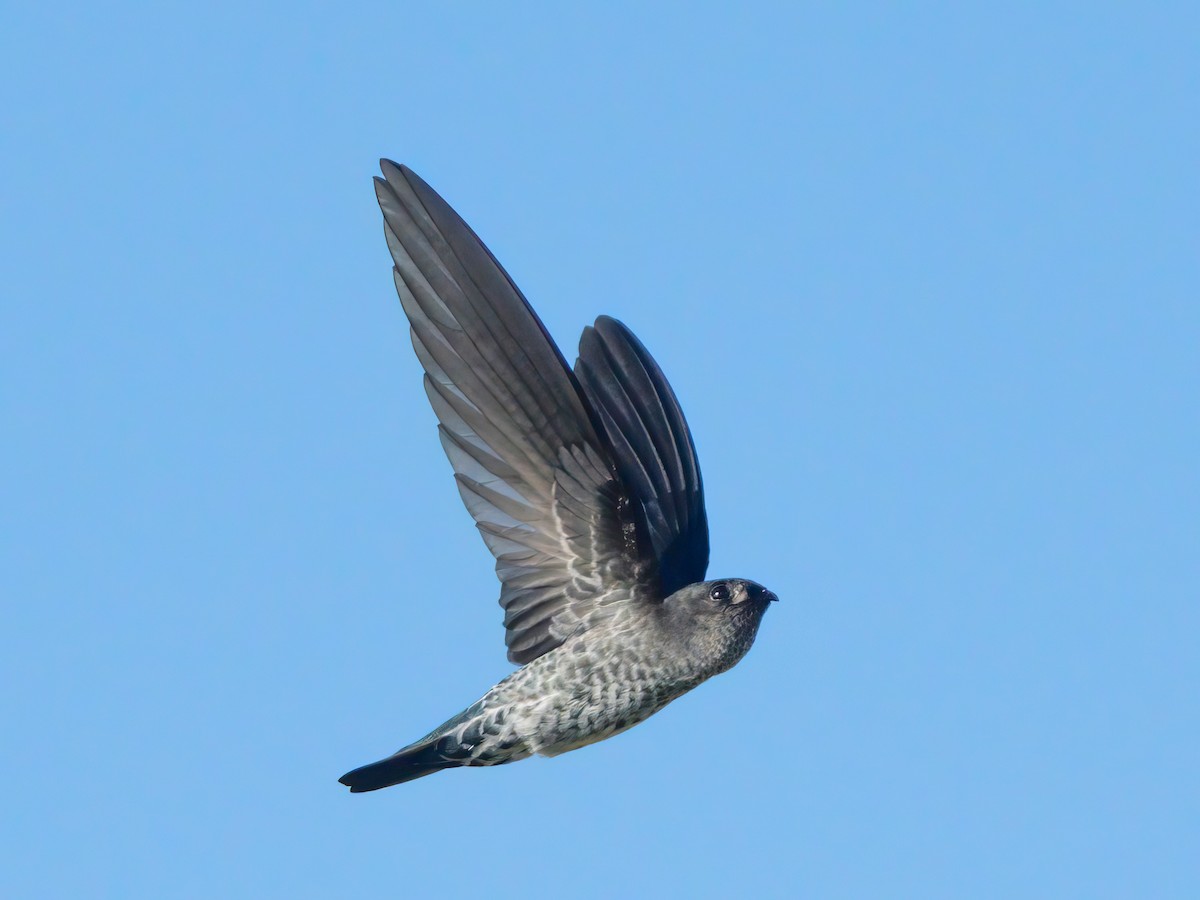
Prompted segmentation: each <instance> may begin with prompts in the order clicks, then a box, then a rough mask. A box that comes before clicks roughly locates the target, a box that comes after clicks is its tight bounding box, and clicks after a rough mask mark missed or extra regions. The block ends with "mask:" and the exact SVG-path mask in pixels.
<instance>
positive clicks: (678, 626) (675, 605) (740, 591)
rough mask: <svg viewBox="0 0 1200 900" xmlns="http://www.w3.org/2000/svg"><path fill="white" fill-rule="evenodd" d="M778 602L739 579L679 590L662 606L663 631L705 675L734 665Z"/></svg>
mask: <svg viewBox="0 0 1200 900" xmlns="http://www.w3.org/2000/svg"><path fill="white" fill-rule="evenodd" d="M777 599H778V598H777V597H776V596H775V594H774V593H772V592H771V591H768V590H767V589H766V588H765V587H763V586H762V585H761V584H758V583H756V582H753V581H748V580H747V579H745V578H718V579H716V580H715V581H699V582H697V583H695V584H689V585H688V586H687V587H684V588H680V589H679V590H677V591H676V592H675V593H673V594H672V595H671V596H669V597H668V598H667V599H666V601H665V602H664V603H663V612H664V613H665V615H666V620H667V621H668V622H669V623H670V624H669V626H668V627H669V628H671V630H672V631H674V632H675V634H677V635H678V636H679V638H680V640H682V641H684V642H685V643H686V645H687V646H688V648H689V649H690V651H691V653H692V654H693V656H694V658H695V659H696V660H698V661H699V665H700V668H701V669H703V670H704V672H705V677H707V676H708V675H714V674H716V673H717V672H724V671H725V670H726V669H728V668H729V667H730V666H732V665H734V664H735V663H736V662H737V661H738V660H739V659H741V658H742V656H744V655H745V653H746V651H747V650H749V649H750V645H751V644H753V643H754V637H755V635H757V634H758V625H759V623H760V622H761V621H762V617H763V613H764V612H766V611H767V607H768V606H770V605H771V601H773V600H777Z"/></svg>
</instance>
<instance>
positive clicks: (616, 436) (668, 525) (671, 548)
mask: <svg viewBox="0 0 1200 900" xmlns="http://www.w3.org/2000/svg"><path fill="white" fill-rule="evenodd" d="M575 376H576V378H578V379H579V383H580V385H581V386H582V387H583V392H584V395H585V396H586V397H587V399H588V400H589V401H590V403H591V406H592V409H593V410H594V411H595V412H596V414H597V417H598V418H599V419H600V422H601V427H602V429H603V431H604V433H605V436H606V438H607V440H608V442H609V444H610V445H611V447H612V452H613V458H614V461H615V462H616V464H617V473H618V475H619V476H620V478H621V481H622V482H623V483H625V484H627V485H629V487H630V488H631V489H632V491H633V493H634V494H635V495H636V496H637V497H639V498H640V500H641V503H642V507H643V512H644V515H645V517H646V523H647V526H648V533H649V537H650V542H651V546H652V548H653V553H654V556H655V558H656V560H657V564H658V572H659V579H660V585H661V590H662V591H663V593H664V595H666V594H671V593H673V592H675V591H677V590H679V588H681V587H685V586H687V585H689V584H693V583H694V582H697V581H703V580H704V574H705V572H706V571H707V570H708V516H707V514H706V513H705V511H704V484H703V482H702V481H701V478H700V464H699V462H698V461H697V459H696V446H695V444H694V443H693V442H692V432H691V430H690V429H689V428H688V425H687V420H686V419H685V418H684V417H683V410H682V409H680V407H679V401H678V400H676V399H675V392H674V391H673V390H671V385H670V384H668V383H667V379H666V376H664V375H663V373H662V370H661V369H660V368H659V367H658V364H657V363H656V362H655V361H654V358H653V357H652V356H651V355H650V353H649V352H648V351H647V350H646V348H645V347H644V346H642V342H641V341H639V340H638V339H637V338H636V337H635V336H634V334H633V332H632V331H630V330H629V329H628V328H626V327H625V326H624V325H623V324H622V323H620V322H618V321H617V320H616V319H611V318H609V317H608V316H601V317H600V318H599V319H597V320H596V324H595V326H594V327H593V326H589V327H588V328H586V329H584V332H583V337H582V338H581V339H580V341H579V359H578V360H577V361H576V363H575Z"/></svg>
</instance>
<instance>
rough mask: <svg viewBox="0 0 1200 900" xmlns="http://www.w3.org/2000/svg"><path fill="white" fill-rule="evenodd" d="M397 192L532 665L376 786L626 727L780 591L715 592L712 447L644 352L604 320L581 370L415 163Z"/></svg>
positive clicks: (434, 366)
mask: <svg viewBox="0 0 1200 900" xmlns="http://www.w3.org/2000/svg"><path fill="white" fill-rule="evenodd" d="M383 168H384V173H385V175H386V179H377V185H378V187H377V191H378V194H379V199H380V205H381V207H382V208H383V212H384V219H385V223H386V225H387V232H386V233H387V236H388V244H389V247H390V248H391V250H392V255H393V258H394V260H395V262H396V283H397V288H398V290H399V293H400V297H401V301H402V302H403V304H404V309H405V312H406V313H407V314H408V316H409V319H410V321H411V323H412V327H413V343H414V346H415V348H416V350H417V355H418V358H420V359H421V361H422V363H423V364H424V366H425V369H426V373H427V375H426V391H427V393H428V394H429V397H430V401H431V403H432V404H433V407H434V410H435V412H437V414H438V418H439V419H440V421H441V426H440V431H441V435H442V442H443V446H445V448H446V451H447V454H448V455H449V456H450V459H451V462H452V463H453V465H454V468H455V472H456V476H457V478H458V482H459V490H460V492H461V493H462V495H463V499H464V501H465V503H466V505H467V508H468V509H469V510H470V511H471V513H472V515H473V516H474V517H475V519H476V524H477V526H478V528H479V530H480V531H481V532H482V534H483V537H484V540H485V542H486V543H487V544H488V547H489V549H491V550H492V552H493V554H494V555H495V556H496V560H497V562H496V570H497V574H498V576H499V577H500V579H501V582H502V585H503V588H502V591H501V604H502V606H504V608H505V626H506V629H507V642H508V645H509V658H510V659H511V660H513V661H514V662H517V663H520V664H522V667H521V668H519V669H517V670H516V671H515V672H513V673H512V674H510V675H509V676H508V677H506V678H504V679H503V680H502V681H500V682H499V683H498V684H497V685H496V686H495V687H493V688H492V689H491V690H490V691H488V692H487V693H486V694H485V695H484V696H483V697H482V698H481V699H480V700H479V701H477V702H476V703H474V704H472V705H471V706H469V707H467V709H465V710H463V712H462V713H460V714H459V715H457V716H455V717H454V718H452V719H450V720H449V721H447V722H445V723H444V724H442V725H441V726H439V727H438V728H436V729H434V730H433V731H432V732H430V733H429V734H428V735H426V736H425V737H424V738H422V739H421V740H419V741H417V742H415V743H413V744H410V745H409V746H407V747H405V748H403V749H401V750H399V751H398V752H397V753H395V754H393V755H392V756H390V757H387V758H386V759H383V760H380V761H379V762H376V763H371V764H370V765H367V766H363V767H361V768H359V769H355V770H354V771H352V772H349V773H347V774H346V775H344V776H343V777H342V779H341V781H342V783H343V784H346V785H348V786H349V787H350V788H351V790H352V791H356V792H358V791H370V790H375V789H377V788H381V787H387V786H389V785H392V784H399V783H402V782H405V781H411V780H413V779H414V778H419V777H421V776H423V775H428V774H430V773H432V772H436V771H439V770H441V769H446V768H453V767H457V766H491V765H499V764H502V763H507V762H513V761H516V760H520V759H525V758H527V757H529V756H531V755H534V754H539V755H544V756H556V755H558V754H560V753H565V752H567V751H570V750H575V749H578V748H580V747H584V746H587V745H588V744H592V743H595V742H596V741H600V740H604V739H605V738H608V737H611V736H613V735H615V734H618V733H620V732H622V731H624V730H626V729H628V728H630V727H632V726H634V725H636V724H638V723H639V722H641V721H643V720H645V719H646V718H647V717H649V716H650V715H652V714H654V713H655V712H657V711H658V710H660V709H662V708H663V707H664V706H666V705H667V704H668V703H670V702H671V701H672V700H674V699H676V698H677V697H679V696H681V695H682V694H684V693H686V692H687V691H689V690H691V689H692V688H693V687H695V686H696V685H698V684H700V683H701V682H703V681H704V680H706V679H708V678H710V677H712V676H713V675H716V674H718V673H719V672H723V671H725V670H727V669H728V668H730V667H731V666H733V665H734V664H735V663H737V661H738V660H740V659H741V658H742V656H744V655H745V653H746V651H747V650H749V648H750V645H751V644H752V643H753V642H754V638H755V635H756V634H757V631H758V626H759V622H760V621H761V619H762V615H763V612H764V611H765V610H766V607H767V605H768V603H769V602H770V601H771V600H774V599H775V596H774V594H772V593H771V592H770V591H767V590H766V589H765V588H763V587H761V586H760V585H758V584H755V583H754V582H752V581H747V580H745V579H726V580H719V581H703V580H702V579H703V577H704V569H705V568H706V567H707V562H708V529H707V520H706V517H705V512H704V505H703V489H702V486H701V482H700V474H699V467H698V465H697V463H696V457H695V448H694V446H693V445H692V440H691V435H690V432H689V431H688V428H687V424H686V422H685V421H684V419H683V414H682V411H680V409H679V406H678V403H677V401H676V400H675V396H674V393H673V392H672V391H671V389H670V386H669V385H668V384H667V382H666V379H665V378H664V377H663V375H662V373H661V371H659V369H658V367H657V365H656V364H655V363H654V361H653V359H652V358H650V356H649V354H648V353H647V352H646V351H645V348H644V347H642V346H641V344H640V342H638V341H637V339H636V338H635V337H633V335H632V333H630V332H629V330H628V329H626V328H625V327H624V326H623V325H621V324H620V323H619V322H616V321H615V320H613V319H607V318H603V317H602V318H601V319H599V320H597V322H596V325H595V326H594V327H592V328H588V329H587V330H585V332H584V337H583V340H582V341H581V347H580V360H579V362H578V363H577V365H576V368H575V372H574V373H572V372H571V371H570V370H569V369H568V368H567V367H566V363H565V361H564V360H563V359H562V356H561V354H559V353H558V350H557V348H556V347H555V346H554V344H553V343H552V342H551V341H550V339H549V337H548V335H546V333H545V330H544V328H542V326H541V323H540V322H539V321H538V320H537V318H536V316H534V314H533V311H532V309H530V308H529V306H528V304H527V303H526V302H525V300H524V298H523V297H522V296H521V295H520V293H519V292H518V291H517V289H516V287H515V285H513V283H512V281H511V279H509V278H508V276H507V275H506V274H505V273H504V271H503V270H502V269H500V267H499V265H498V264H497V263H496V262H495V260H494V258H492V256H491V255H490V253H488V251H487V249H486V248H484V247H483V245H482V243H480V242H479V240H478V238H476V237H475V235H474V233H473V232H471V231H470V229H469V228H467V226H466V225H465V223H463V222H462V220H461V219H459V218H458V216H457V215H456V214H455V213H454V212H453V210H451V209H450V208H449V206H447V205H446V204H445V201H443V200H442V199H441V198H440V197H438V196H437V194H435V193H434V192H433V191H432V190H431V189H430V188H429V187H428V186H427V185H425V184H424V182H422V181H421V180H420V179H419V178H417V177H416V176H415V175H413V174H412V172H410V171H409V170H407V169H403V168H402V167H397V166H395V165H394V164H392V163H388V162H386V161H385V162H384V164H383Z"/></svg>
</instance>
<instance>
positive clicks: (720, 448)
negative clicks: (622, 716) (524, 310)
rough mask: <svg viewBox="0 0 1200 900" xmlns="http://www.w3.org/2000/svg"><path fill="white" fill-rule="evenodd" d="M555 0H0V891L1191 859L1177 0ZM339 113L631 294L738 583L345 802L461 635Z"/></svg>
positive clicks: (950, 885) (376, 256) (655, 882)
mask: <svg viewBox="0 0 1200 900" xmlns="http://www.w3.org/2000/svg"><path fill="white" fill-rule="evenodd" d="M562 6H563V5H561V4H521V5H518V6H516V7H512V6H510V5H507V4H500V5H497V4H491V3H488V4H484V3H468V4H428V5H427V6H426V8H423V9H414V8H411V5H407V4H401V3H394V2H393V3H378V4H371V3H363V4H345V5H336V4H304V3H302V4H296V3H290V4H262V5H253V6H252V8H246V4H190V5H187V6H184V5H176V4H169V5H164V4H149V3H147V4H137V5H135V4H117V5H112V4H98V5H97V4H86V5H85V4H79V3H66V4H22V5H21V8H15V7H10V8H8V9H7V10H6V14H5V25H4V29H3V32H4V33H3V35H2V36H0V43H2V44H3V46H2V48H0V49H2V51H3V52H2V53H0V68H2V71H0V75H2V77H0V106H2V109H3V128H2V129H0V153H2V167H0V189H2V210H0V215H2V216H3V220H2V222H0V229H2V231H3V234H2V241H0V248H2V249H0V253H2V254H3V257H4V261H3V284H4V287H3V293H4V298H3V305H2V309H0V316H2V320H0V369H2V372H0V392H2V393H0V403H2V405H3V406H2V412H3V441H2V443H0V472H2V475H0V491H2V493H0V527H2V529H3V534H2V535H0V554H2V555H3V559H2V577H3V595H4V598H3V599H4V610H5V612H4V627H3V635H2V638H0V640H2V641H3V651H2V653H0V668H2V670H3V671H2V672H0V678H2V682H3V688H2V691H3V709H2V711H0V714H2V717H3V728H2V730H3V734H4V737H3V741H2V750H3V757H4V758H3V768H4V772H5V778H4V781H5V787H4V789H3V804H2V805H3V808H4V813H3V817H2V823H3V824H0V831H2V833H0V854H3V855H4V856H5V857H7V858H6V859H5V860H4V864H3V866H2V867H0V894H3V895H4V896H8V897H22V898H24V897H40V896H45V897H84V896H89V897H90V896H96V897H198V898H200V897H203V898H210V897H267V896H275V897H289V898H307V897H417V896H441V897H456V896H476V897H530V896H551V895H571V896H577V897H584V898H590V897H608V896H633V897H641V896H694V897H720V896H733V895H734V892H740V895H741V896H761V897H794V896H810V897H820V898H835V897H847V898H861V897H922V898H935V897H953V898H961V897H997V898H1011V897H1084V896H1086V897H1135V896H1136V897H1196V896H1200V774H1198V765H1197V759H1198V758H1200V751H1198V750H1197V747H1198V745H1200V716H1198V697H1200V655H1198V646H1200V570H1198V563H1197V559H1198V554H1197V550H1198V548H1200V483H1198V477H1197V460H1200V417H1198V414H1197V413H1198V411H1197V389H1198V387H1200V366H1198V363H1197V359H1198V348H1200V263H1198V253H1197V249H1198V247H1200V196H1198V195H1200V177H1198V175H1197V171H1198V170H1197V161H1198V160H1200V128H1198V122H1200V117H1198V111H1197V96H1198V91H1200V89H1198V84H1200V62H1198V60H1200V39H1198V37H1197V35H1198V34H1200V14H1198V13H1197V11H1196V10H1197V7H1196V5H1195V4H1184V3H1178V4H1149V5H1147V4H1104V3H1101V4H1096V3H1078V4H1057V3H1049V4H1047V3H1037V4H1018V5H1010V6H1009V8H1008V9H1007V10H1005V11H998V10H984V9H983V5H982V4H973V5H971V6H970V8H967V7H946V6H943V5H922V4H908V5H907V6H906V8H905V10H904V11H903V12H901V11H898V10H897V8H896V6H895V5H894V4H834V3H828V4H783V3H779V4H749V5H746V6H741V5H739V7H738V8H736V9H735V7H734V5H733V4H730V5H728V6H727V7H725V8H720V7H718V6H717V5H716V4H707V5H705V4H670V3H663V4H653V5H651V4H644V3H611V4H604V5H599V4H597V5H595V6H593V7H591V8H590V9H585V8H582V7H579V8H576V7H572V8H571V9H569V10H567V9H564V8H562ZM344 7H347V8H344ZM379 156H391V157H394V158H396V159H399V160H403V161H406V162H408V163H409V164H410V165H412V166H413V167H414V168H415V169H416V170H417V171H419V172H420V173H422V174H423V175H424V177H425V178H427V179H428V180H429V181H430V182H431V183H432V184H433V185H434V186H435V187H437V188H438V189H439V190H441V191H442V192H443V193H444V194H445V195H446V197H447V198H448V199H449V200H450V201H451V203H453V204H455V205H456V206H457V207H458V208H459V210H460V211H461V212H462V213H463V214H464V215H465V216H466V218H467V219H468V220H469V221H470V222H471V223H472V224H473V225H474V226H475V228H476V229H477V230H478V231H479V232H480V233H481V234H482V235H483V237H484V239H485V240H486V241H487V242H488V243H489V244H490V245H491V247H492V249H493V250H494V251H495V252H496V254H497V255H498V256H499V258H500V259H501V260H502V261H503V262H504V263H505V265H506V266H507V267H508V268H509V270H510V271H511V272H512V274H513V276H514V277H515V278H516V280H517V282H518V283H519V284H520V285H521V286H522V287H523V288H524V290H525V292H526V293H527V294H528V296H529V297H530V299H531V301H532V302H533V304H534V306H535V307H536V308H537V309H538V310H539V312H540V313H541V315H542V316H543V317H544V319H545V321H546V324H547V326H548V327H549V329H550V331H551V332H552V333H553V334H554V335H555V336H556V337H557V338H558V340H559V342H560V343H561V345H562V346H563V348H564V351H565V352H566V353H567V355H568V356H570V357H572V358H573V357H574V348H575V342H576V340H577V337H578V334H579V331H580V329H581V328H582V327H583V325H585V324H587V323H588V322H590V321H591V320H592V318H593V317H594V316H596V315H597V314H600V313H609V314H612V315H615V316H617V317H619V318H621V319H624V320H625V321H626V322H628V323H629V324H630V325H631V326H632V327H633V328H634V329H635V330H636V332H637V333H638V334H639V335H640V336H641V337H642V338H643V340H644V341H645V342H646V343H647V345H648V346H649V347H650V348H651V349H652V351H653V352H654V353H655V354H656V355H657V357H658V359H659V361H660V362H661V363H662V365H663V367H664V369H665V370H666V371H667V373H668V375H669V376H670V378H671V380H672V381H673V383H674V385H675V388H676V390H677V392H678V394H679V396H680V398H681V400H682V401H683V404H684V406H685V409H686V410H687V414H688V416H689V418H690V420H691V423H692V427H693V429H694V431H695V433H696V438H697V443H698V445H699V450H700V456H701V461H702V463H703V465H704V472H705V476H706V483H707V486H708V501H709V514H710V517H711V520H712V532H713V534H712V537H713V546H714V553H713V565H712V569H711V571H712V572H713V573H714V574H718V575H720V574H741V575H746V576H749V577H753V578H755V579H757V580H760V581H762V582H764V583H765V584H767V585H769V586H770V587H772V588H774V589H775V590H776V591H777V592H778V593H779V595H780V597H781V599H782V602H780V603H779V604H778V605H777V606H775V607H773V608H772V610H771V611H770V614H769V615H768V616H767V619H766V621H765V623H764V627H763V630H762V633H761V635H760V637H759V641H758V644H757V646H756V647H755V649H754V651H753V652H752V653H751V654H750V656H749V657H747V659H746V660H745V661H744V662H743V663H742V664H741V665H740V666H739V667H738V668H737V669H736V670H735V671H733V672H732V673H730V674H728V675H724V676H721V677H720V678H718V679H716V680H714V681H713V682H711V683H710V684H708V685H706V686H704V687H703V688H702V689H700V690H698V691H696V692H695V693H694V694H692V695H690V696H688V697H686V698H684V699H683V700H681V701H680V702H679V703H677V704H675V705H674V706H672V707H671V708H669V709H668V710H667V711H665V712H664V713H662V714H661V715H660V716H658V717H656V718H654V719H652V720H651V721H649V722H648V723H646V724H645V725H643V726H641V727H638V728H636V729H634V730H633V731H632V732H630V733H628V734H626V735H624V736H621V737H619V738H617V739H615V740H612V741H609V742H607V743H604V744H600V745H598V746H595V747H591V748H588V749H585V750H583V751H580V752H578V753H573V754H569V755H567V756H565V757H560V758H558V759H555V760H550V761H546V760H534V761H530V762H525V763H521V764H519V765H514V766H509V767H505V768H501V769H496V770H491V771H458V772H451V773H448V774H445V775H438V776H436V777H433V778H428V779H424V780H422V781H419V782H416V783H413V784H410V785H406V786H403V787H400V788H395V789H392V790H389V791H385V792H381V793H378V794H373V795H368V796H351V795H349V794H348V793H346V792H345V791H344V789H343V788H341V787H340V786H339V785H338V784H337V783H336V778H337V777H338V776H339V775H340V774H341V773H342V772H344V771H345V770H346V769H348V768H351V767H353V766H356V765H359V764H361V763H365V762H367V761H369V760H372V759H374V758H377V757H378V756H381V755H384V754H386V753H388V752H391V751H392V750H393V749H395V748H396V747H398V746H400V745H401V744H403V743H406V742H407V741H409V740H410V739H412V738H414V737H416V736H418V735H420V734H421V733H423V732H424V731H425V730H426V729H427V728H429V727H431V726H432V725H433V724H435V723H436V722H438V721H441V720H442V719H443V718H445V717H446V716H448V715H450V714H452V713H454V712H456V711H457V710H458V709H460V708H461V707H462V706H463V705H465V704H466V703H468V702H470V701H472V700H474V699H475V698H476V697H477V696H479V695H480V694H481V693H482V692H483V691H484V690H485V689H487V688H488V687H489V686H490V685H491V684H492V683H493V682H494V681H496V680H497V679H498V678H499V677H501V676H502V675H504V674H505V673H506V672H508V671H509V666H508V665H507V663H506V662H505V660H504V654H503V646H502V633H501V628H500V611H499V609H498V607H497V606H496V595H497V585H496V583H495V580H494V576H493V573H492V562H491V559H490V557H489V555H488V554H487V552H486V550H485V549H484V547H483V545H482V542H481V541H480V540H479V538H478V536H477V535H476V534H475V532H474V529H473V528H472V527H471V522H470V519H469V517H468V515H467V513H466V512H465V511H464V510H463V509H462V508H461V506H460V504H459V500H458V497H457V493H456V491H455V488H454V485H453V482H452V479H451V477H450V475H449V467H448V465H447V464H446V461H445V460H444V458H443V457H442V452H441V449H440V448H439V446H438V442H437V440H436V437H435V432H434V418H433V415H432V413H431V412H430V410H429V409H428V408H427V405H426V401H425V398H424V395H423V393H422V391H421V388H420V383H419V377H418V376H419V369H418V365H417V363H416V361H415V359H414V357H413V355H412V352H411V349H410V347H409V342H408V335H407V328H406V325H405V322H404V320H403V317H402V314H401V310H400V307H399V304H398V303H397V301H396V298H395V296H394V293H393V289H392V284H391V276H390V274H389V268H390V263H389V260H388V258H387V253H386V251H385V248H384V243H383V238H382V233H381V228H380V221H379V215H378V212H377V209H376V207H375V202H374V198H373V194H372V190H371V182H370V177H371V175H372V174H374V172H375V171H376V158H377V157H379Z"/></svg>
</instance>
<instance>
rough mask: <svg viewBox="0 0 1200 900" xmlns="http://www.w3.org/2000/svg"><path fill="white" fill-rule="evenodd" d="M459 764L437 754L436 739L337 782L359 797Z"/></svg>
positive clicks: (459, 763) (368, 766)
mask: <svg viewBox="0 0 1200 900" xmlns="http://www.w3.org/2000/svg"><path fill="white" fill-rule="evenodd" d="M462 764H463V762H462V761H460V760H456V759H447V758H446V757H445V756H444V755H442V753H440V752H439V750H438V747H437V741H436V739H435V740H433V741H430V740H424V741H418V742H417V743H415V744H410V745H409V746H407V747H405V748H404V749H403V750H398V751H396V752H395V753H393V754H392V755H391V756H389V757H387V759H381V760H379V761H378V762H373V763H368V764H367V765H365V766H360V767H359V768H357V769H355V770H354V771H352V772H347V773H346V774H345V775H343V776H342V777H341V778H339V779H338V781H340V782H341V783H342V784H344V785H346V786H347V787H349V788H350V793H352V794H360V793H362V792H363V791H377V790H379V789H380V788H385V787H391V786H392V785H393V784H404V782H406V781H414V780H415V779H417V778H423V777H424V776H426V775H432V774H433V773H434V772H440V771H442V769H453V768H454V767H455V766H461V765H462Z"/></svg>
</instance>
